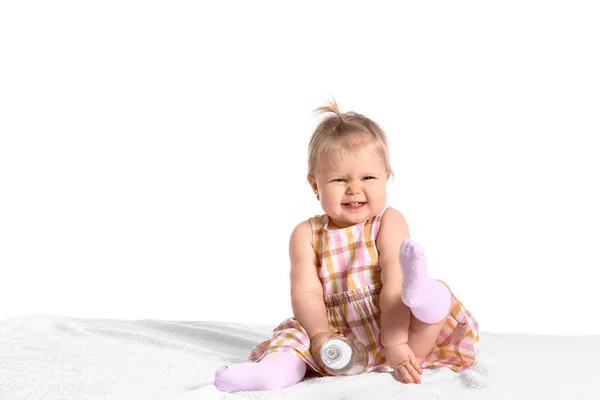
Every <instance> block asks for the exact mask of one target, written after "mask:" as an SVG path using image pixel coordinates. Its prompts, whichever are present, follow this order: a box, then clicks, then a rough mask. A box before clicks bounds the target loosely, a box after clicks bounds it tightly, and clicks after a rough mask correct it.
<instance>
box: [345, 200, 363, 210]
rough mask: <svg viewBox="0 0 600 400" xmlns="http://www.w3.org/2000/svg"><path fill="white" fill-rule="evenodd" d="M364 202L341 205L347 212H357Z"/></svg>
mask: <svg viewBox="0 0 600 400" xmlns="http://www.w3.org/2000/svg"><path fill="white" fill-rule="evenodd" d="M365 204H366V202H364V201H353V202H352V203H342V207H344V208H345V209H347V210H359V209H361V208H362V207H363V206H364V205H365Z"/></svg>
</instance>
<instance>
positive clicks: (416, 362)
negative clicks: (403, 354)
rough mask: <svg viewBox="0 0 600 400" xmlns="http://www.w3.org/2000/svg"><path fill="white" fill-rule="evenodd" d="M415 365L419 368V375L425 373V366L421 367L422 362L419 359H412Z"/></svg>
mask: <svg viewBox="0 0 600 400" xmlns="http://www.w3.org/2000/svg"><path fill="white" fill-rule="evenodd" d="M411 362H412V365H413V367H414V368H415V369H416V370H417V372H418V373H419V375H422V374H423V368H422V367H421V363H420V362H419V360H415V359H414V358H413V359H412V360H411Z"/></svg>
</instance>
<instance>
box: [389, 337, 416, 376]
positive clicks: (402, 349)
mask: <svg viewBox="0 0 600 400" xmlns="http://www.w3.org/2000/svg"><path fill="white" fill-rule="evenodd" d="M384 352H385V358H386V360H387V363H388V365H389V366H390V367H392V368H393V369H394V372H392V375H393V377H394V378H396V380H398V381H404V383H413V382H414V383H421V377H420V376H419V375H420V374H422V373H423V369H422V368H421V364H420V362H419V361H418V360H417V357H416V356H415V353H413V351H412V349H411V348H410V347H409V346H408V343H403V344H398V345H396V346H392V347H386V348H385V349H384Z"/></svg>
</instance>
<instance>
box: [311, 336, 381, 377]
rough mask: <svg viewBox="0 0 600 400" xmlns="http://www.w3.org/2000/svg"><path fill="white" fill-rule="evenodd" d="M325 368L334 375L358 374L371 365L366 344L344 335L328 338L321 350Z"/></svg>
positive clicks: (320, 354) (320, 353)
mask: <svg viewBox="0 0 600 400" xmlns="http://www.w3.org/2000/svg"><path fill="white" fill-rule="evenodd" d="M319 356H320V357H321V362H322V364H323V366H324V367H325V369H326V370H327V371H329V372H330V373H332V374H334V375H358V374H362V373H363V372H365V371H366V369H367V366H368V365H369V353H368V352H367V349H366V348H365V346H364V345H363V344H362V343H360V342H358V341H356V342H354V341H352V340H350V339H348V338H347V337H344V336H335V337H332V338H330V339H328V340H327V341H326V342H325V343H323V346H322V347H321V351H320V352H319Z"/></svg>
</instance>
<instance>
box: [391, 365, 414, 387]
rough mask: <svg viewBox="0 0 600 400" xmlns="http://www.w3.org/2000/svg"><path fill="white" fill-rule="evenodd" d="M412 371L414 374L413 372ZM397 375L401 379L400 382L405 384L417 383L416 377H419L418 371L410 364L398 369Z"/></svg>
mask: <svg viewBox="0 0 600 400" xmlns="http://www.w3.org/2000/svg"><path fill="white" fill-rule="evenodd" d="M411 371H412V372H411ZM396 372H397V375H398V376H399V377H400V378H401V379H398V378H397V379H398V380H402V381H403V382H404V383H409V384H410V383H414V382H416V379H415V377H417V378H418V377H419V375H418V374H417V373H416V371H415V370H414V369H413V368H412V367H411V365H410V364H404V365H401V366H399V367H397V368H396Z"/></svg>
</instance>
